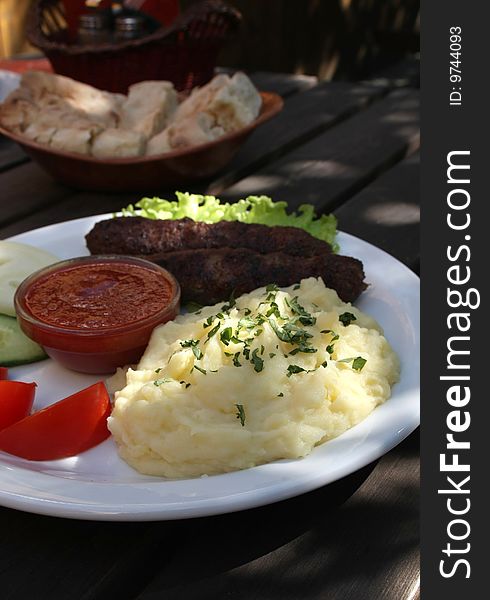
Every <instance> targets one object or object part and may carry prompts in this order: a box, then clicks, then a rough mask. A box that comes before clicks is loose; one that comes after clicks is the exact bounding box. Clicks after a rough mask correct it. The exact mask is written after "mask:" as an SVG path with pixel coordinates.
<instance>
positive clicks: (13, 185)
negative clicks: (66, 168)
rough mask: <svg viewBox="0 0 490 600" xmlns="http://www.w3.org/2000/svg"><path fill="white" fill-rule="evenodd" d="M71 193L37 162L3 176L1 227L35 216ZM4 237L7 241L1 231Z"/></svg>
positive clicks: (0, 203) (0, 209)
mask: <svg viewBox="0 0 490 600" xmlns="http://www.w3.org/2000/svg"><path fill="white" fill-rule="evenodd" d="M71 193H72V192H71V190H70V189H69V188H67V187H65V186H62V185H60V184H58V183H56V182H55V181H54V180H53V179H51V178H50V177H49V176H48V175H47V174H46V173H45V172H44V171H43V170H42V169H41V167H39V166H38V165H36V164H35V163H33V162H28V163H26V164H23V165H20V166H17V167H15V168H13V169H10V170H8V171H6V172H5V173H2V174H1V194H0V224H6V223H11V222H13V221H18V220H19V219H22V218H23V217H25V216H26V215H29V214H33V213H34V214H35V213H36V212H37V211H38V210H41V209H42V208H43V207H46V206H49V205H50V204H53V203H55V202H57V201H60V200H62V199H63V198H65V197H67V196H68V195H69V194H71ZM0 236H1V237H5V235H4V234H3V232H2V229H1V228H0Z"/></svg>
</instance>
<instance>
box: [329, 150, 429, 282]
mask: <svg viewBox="0 0 490 600" xmlns="http://www.w3.org/2000/svg"><path fill="white" fill-rule="evenodd" d="M419 169H420V155H419V153H418V152H417V153H415V154H413V155H412V156H410V157H409V158H406V159H405V160H403V161H401V162H400V163H398V164H397V165H396V166H395V167H393V168H392V169H390V170H389V171H387V172H386V173H384V174H383V175H381V177H379V178H378V179H375V180H374V181H373V183H371V185H369V186H368V187H366V188H364V189H363V190H362V191H361V192H360V193H359V194H356V195H355V196H354V197H353V198H351V199H350V200H349V201H348V202H346V203H345V204H343V205H342V206H341V207H340V208H339V209H338V210H336V211H335V215H336V216H337V218H338V220H339V229H341V230H342V231H346V232H347V233H352V234H353V235H356V236H358V237H360V238H362V239H365V240H368V241H369V242H370V243H371V244H374V245H375V246H378V247H379V248H382V249H383V250H386V252H389V253H390V254H392V255H393V256H395V257H396V258H398V259H399V260H401V261H402V262H403V263H405V264H406V265H408V266H409V267H411V268H412V269H414V270H417V269H418V264H419V258H420V189H419V188H420V185H419Z"/></svg>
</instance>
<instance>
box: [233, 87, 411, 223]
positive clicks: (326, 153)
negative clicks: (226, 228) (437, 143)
mask: <svg viewBox="0 0 490 600" xmlns="http://www.w3.org/2000/svg"><path fill="white" fill-rule="evenodd" d="M419 143H420V139H419V93H418V92H417V91H414V90H396V91H394V92H392V93H390V94H389V95H388V96H387V97H386V98H384V99H383V100H381V101H379V102H376V103H374V104H373V105H372V106H370V107H368V108H367V109H366V110H363V111H362V112H360V113H358V114H355V115H354V116H352V117H351V118H349V119H347V120H346V121H344V122H341V123H339V124H338V125H337V126H336V127H333V128H332V129H329V130H327V131H326V132H325V133H323V134H322V135H319V136H317V137H315V138H314V139H313V140H311V141H310V142H307V143H306V144H303V145H302V146H300V147H299V148H297V149H295V150H293V151H292V152H290V153H288V154H286V155H285V156H284V157H282V158H281V159H279V160H277V161H275V162H273V163H271V164H269V165H267V166H265V167H264V168H262V169H260V170H259V171H257V172H256V173H254V174H253V175H250V176H249V177H247V178H245V179H243V180H241V181H239V182H238V183H237V184H236V185H234V186H232V187H231V188H229V189H227V190H226V191H225V192H224V193H223V194H222V195H223V197H225V198H227V199H230V200H233V199H238V198H241V197H244V196H248V195H250V194H267V195H270V196H272V197H273V198H274V199H275V200H285V201H287V202H288V203H289V205H290V207H291V209H294V208H296V207H298V206H299V205H301V204H303V203H305V202H308V203H312V204H314V205H315V206H316V207H317V209H318V210H319V211H320V212H324V211H332V210H334V209H335V208H337V207H338V206H340V204H342V202H344V201H346V200H347V199H348V198H350V197H352V196H353V195H354V194H355V193H357V192H358V191H360V189H362V188H363V187H364V186H365V185H367V184H369V183H370V182H371V181H372V180H373V179H374V178H375V177H377V176H378V175H379V174H380V173H381V172H382V171H384V170H386V169H387V168H389V167H391V166H392V165H393V164H395V163H396V162H398V161H399V160H400V159H402V158H403V157H404V156H406V155H407V154H410V153H412V152H413V151H415V150H416V149H417V148H418V147H419Z"/></svg>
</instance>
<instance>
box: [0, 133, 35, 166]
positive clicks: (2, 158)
mask: <svg viewBox="0 0 490 600" xmlns="http://www.w3.org/2000/svg"><path fill="white" fill-rule="evenodd" d="M28 160H29V157H28V156H27V154H26V153H25V152H24V151H23V150H22V149H21V147H20V146H18V145H17V144H16V143H15V142H12V141H11V140H9V139H8V138H6V137H4V136H3V135H0V173H2V172H3V171H6V170H7V169H10V168H12V167H14V166H16V165H20V164H22V163H23V162H27V161H28Z"/></svg>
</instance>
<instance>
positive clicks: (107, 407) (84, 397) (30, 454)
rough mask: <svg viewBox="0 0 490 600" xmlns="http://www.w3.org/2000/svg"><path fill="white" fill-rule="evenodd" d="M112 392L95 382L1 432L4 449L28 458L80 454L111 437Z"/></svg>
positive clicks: (64, 456)
mask: <svg viewBox="0 0 490 600" xmlns="http://www.w3.org/2000/svg"><path fill="white" fill-rule="evenodd" d="M110 413H111V403H110V400H109V394H108V393H107V390H106V388H105V385H104V384H103V383H102V382H99V383H96V384H94V385H91V386H90V387H88V388H85V389H84V390H81V391H80V392H77V393H76V394H73V395H72V396H68V398H65V399H64V400H60V401H59V402H56V404H52V405H51V406H48V407H47V408H44V409H43V410H40V411H39V412H36V413H34V414H32V415H30V416H29V417H26V418H25V419H22V421H18V422H17V423H14V425H11V426H10V427H7V428H6V429H4V430H3V431H0V450H3V451H4V452H8V453H9V454H13V455H15V456H20V457H21V458H27V459H28V460H56V459H58V458H66V457H67V456H74V455H75V454H80V452H84V451H85V450H88V449H89V448H92V447H93V446H96V445H97V444H100V442H102V441H104V440H105V439H106V438H107V437H109V435H110V432H109V430H108V429H107V417H108V416H109V415H110Z"/></svg>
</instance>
